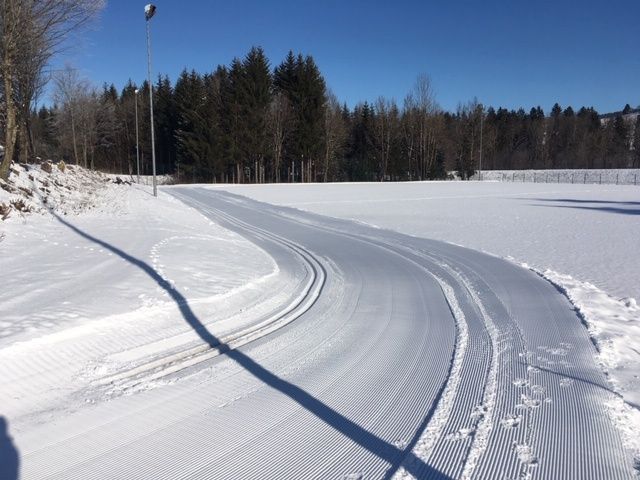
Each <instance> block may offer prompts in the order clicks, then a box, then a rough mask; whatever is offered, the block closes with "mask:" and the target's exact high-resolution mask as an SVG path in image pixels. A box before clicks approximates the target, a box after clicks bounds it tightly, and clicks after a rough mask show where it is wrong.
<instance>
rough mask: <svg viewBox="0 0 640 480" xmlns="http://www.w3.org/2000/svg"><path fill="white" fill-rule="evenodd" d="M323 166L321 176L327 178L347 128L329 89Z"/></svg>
mask: <svg viewBox="0 0 640 480" xmlns="http://www.w3.org/2000/svg"><path fill="white" fill-rule="evenodd" d="M324 119H325V120H324V166H323V173H322V178H323V181H324V182H327V181H328V179H329V172H330V171H331V169H332V168H334V169H335V166H334V163H335V161H336V160H337V156H338V154H339V153H340V151H341V150H342V148H343V146H344V143H345V140H346V138H347V128H346V125H345V124H344V119H343V118H342V112H341V111H340V104H339V103H338V99H337V98H336V96H335V95H334V93H333V92H331V91H330V90H329V91H327V103H326V106H325V112H324Z"/></svg>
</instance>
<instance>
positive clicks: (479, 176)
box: [478, 104, 484, 181]
mask: <svg viewBox="0 0 640 480" xmlns="http://www.w3.org/2000/svg"><path fill="white" fill-rule="evenodd" d="M483 123H484V105H482V104H480V161H479V165H478V179H479V180H480V181H482V127H483Z"/></svg>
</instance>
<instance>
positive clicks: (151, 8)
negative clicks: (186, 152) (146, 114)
mask: <svg viewBox="0 0 640 480" xmlns="http://www.w3.org/2000/svg"><path fill="white" fill-rule="evenodd" d="M155 10H156V7H155V6H154V5H151V4H149V5H147V6H146V7H145V19H146V21H147V71H148V76H149V107H150V110H151V164H152V171H153V196H154V197H157V196H158V189H157V184H156V142H155V132H154V128H153V83H151V31H150V27H149V21H150V20H151V18H152V17H153V14H154V13H155Z"/></svg>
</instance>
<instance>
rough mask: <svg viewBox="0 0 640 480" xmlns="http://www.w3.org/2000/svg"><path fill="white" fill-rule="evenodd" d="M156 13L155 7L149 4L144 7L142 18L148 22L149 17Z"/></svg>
mask: <svg viewBox="0 0 640 480" xmlns="http://www.w3.org/2000/svg"><path fill="white" fill-rule="evenodd" d="M155 13H156V6H155V5H153V4H151V3H149V4H148V5H146V6H145V7H144V18H145V19H146V20H147V21H149V20H151V17H153V15H154V14H155Z"/></svg>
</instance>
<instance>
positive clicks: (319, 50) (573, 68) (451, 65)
mask: <svg viewBox="0 0 640 480" xmlns="http://www.w3.org/2000/svg"><path fill="white" fill-rule="evenodd" d="M144 3H145V2H136V1H132V0H111V1H108V3H107V7H106V9H105V10H104V12H103V14H102V16H101V19H100V20H99V21H98V22H97V23H96V25H95V26H94V27H93V28H92V30H91V31H89V32H88V33H87V34H85V35H84V36H83V39H82V40H81V41H79V42H76V43H77V45H76V46H75V47H74V48H73V49H71V50H69V51H68V52H66V54H65V57H64V58H59V59H58V60H57V61H58V63H59V64H61V63H65V62H70V63H71V64H73V66H75V67H77V68H79V69H81V71H82V73H83V74H84V75H85V76H87V77H88V78H89V79H91V80H92V81H93V82H95V83H96V84H98V85H101V84H102V83H103V82H108V83H112V82H113V83H115V85H116V86H117V87H118V88H121V87H122V86H123V85H124V83H125V82H126V81H127V79H128V78H132V79H133V80H134V81H138V82H141V81H142V80H144V78H145V76H146V46H145V24H144V23H145V22H144V13H143V9H144ZM155 4H156V5H157V7H158V10H157V14H156V16H155V17H154V18H153V19H152V43H153V71H154V77H155V76H156V75H157V74H158V73H166V74H168V75H169V76H170V77H171V79H172V81H175V79H176V78H177V76H178V74H179V73H180V71H181V70H182V69H183V68H185V67H186V68H188V69H192V68H193V69H195V70H197V71H200V72H207V71H211V70H213V69H214V68H215V67H216V65H218V64H228V63H229V62H230V61H231V59H232V58H233V57H235V56H238V57H242V56H243V55H244V54H245V53H246V52H247V51H248V50H249V48H250V47H251V46H252V45H259V46H262V47H263V48H264V49H265V51H266V53H267V55H268V57H269V58H270V60H271V62H272V64H273V65H276V64H278V63H280V62H281V61H282V59H283V58H284V56H285V55H286V53H287V52H288V50H290V49H292V50H294V52H302V53H305V54H311V55H313V57H314V58H315V60H316V62H317V63H318V65H319V66H320V69H321V71H322V72H323V74H324V76H325V79H326V81H327V84H328V86H329V87H330V88H331V89H332V90H333V91H334V92H335V94H336V95H337V96H338V98H339V99H340V100H341V101H346V102H347V103H348V104H349V105H354V104H355V103H357V102H359V101H364V100H369V101H373V100H375V99H376V98H377V97H378V96H380V95H383V96H385V97H388V98H395V99H396V100H398V102H401V101H402V99H403V98H404V96H405V95H406V93H407V92H408V91H409V90H410V88H411V86H412V84H413V83H414V81H415V79H416V77H417V75H418V74H419V73H427V74H429V75H430V76H431V79H432V81H433V84H434V87H435V90H436V96H437V99H438V102H439V103H440V105H441V106H442V107H443V108H445V109H448V110H453V109H455V108H456V106H457V104H458V103H459V102H466V101H468V100H470V99H472V98H473V97H477V98H478V100H479V101H481V102H483V103H485V104H487V105H494V106H506V107H508V108H518V107H520V106H522V107H525V108H526V109H527V110H528V109H529V108H530V107H532V106H536V105H540V106H542V107H543V109H544V110H545V111H546V112H548V111H549V110H550V108H551V106H552V105H553V103H554V102H556V101H558V102H559V103H560V104H561V105H562V106H566V105H572V106H574V107H579V106H582V105H587V106H590V105H592V106H594V107H596V109H597V110H598V111H601V112H608V111H613V110H619V109H621V108H622V107H623V106H624V104H625V103H630V104H631V105H632V106H634V107H635V106H637V105H640V48H639V45H640V27H638V19H639V18H640V1H638V0H609V1H593V0H583V1H569V0H555V1H549V0H533V1H532V0H529V1H527V2H525V1H521V0H510V1H506V0H504V1H502V0H501V1H498V0H477V1H469V0H466V1H461V0H451V1H436V0H433V1H430V0H423V1H409V0H396V1H394V2H376V0H369V1H360V0H355V1H354V0H329V1H323V0H316V1H308V0H295V1H290V0H286V1H278V0H273V1H265V0H240V1H229V0H227V1H225V2H220V1H208V0H202V1H200V0H198V1H195V0H192V1H178V0H158V1H157V2H156V3H155Z"/></svg>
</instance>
